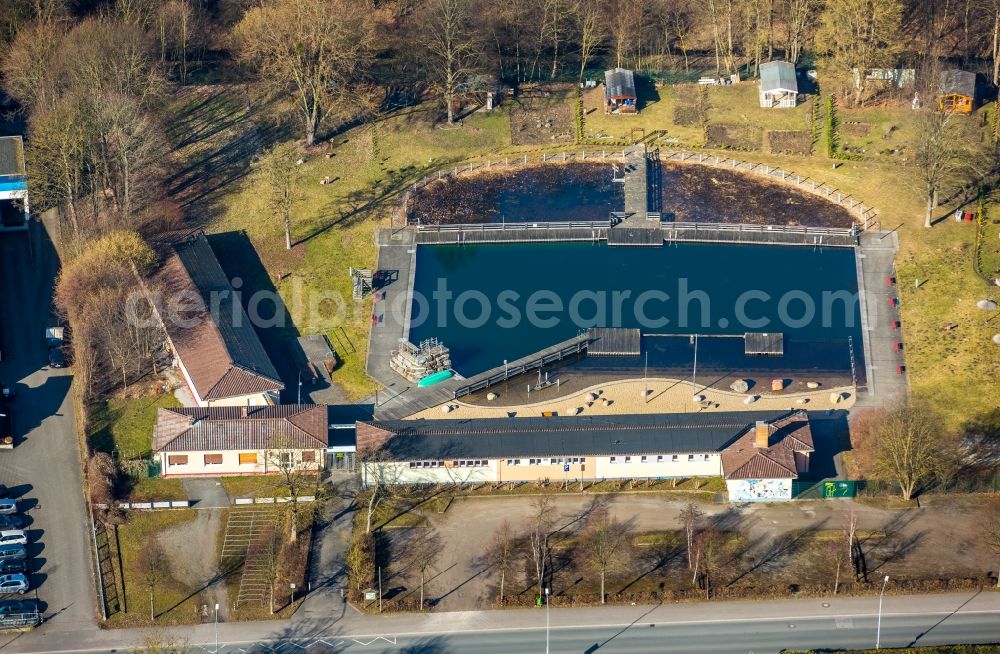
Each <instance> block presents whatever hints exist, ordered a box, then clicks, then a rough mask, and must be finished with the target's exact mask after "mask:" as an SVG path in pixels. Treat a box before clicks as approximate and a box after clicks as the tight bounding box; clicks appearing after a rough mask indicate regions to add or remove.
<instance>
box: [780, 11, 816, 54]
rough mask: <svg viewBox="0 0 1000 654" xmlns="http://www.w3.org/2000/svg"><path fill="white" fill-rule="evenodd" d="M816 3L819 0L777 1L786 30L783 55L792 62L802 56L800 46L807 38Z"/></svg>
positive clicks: (813, 18)
mask: <svg viewBox="0 0 1000 654" xmlns="http://www.w3.org/2000/svg"><path fill="white" fill-rule="evenodd" d="M818 3H819V0H780V2H779V5H778V7H779V10H778V11H779V14H780V15H781V17H782V18H783V19H784V24H785V29H786V32H787V35H786V38H785V57H786V58H787V59H788V61H790V62H792V63H793V64H794V63H798V61H799V58H800V57H801V56H802V47H803V45H805V43H806V41H807V40H808V35H809V32H810V30H811V28H812V26H813V21H814V20H815V14H816V9H817V5H818Z"/></svg>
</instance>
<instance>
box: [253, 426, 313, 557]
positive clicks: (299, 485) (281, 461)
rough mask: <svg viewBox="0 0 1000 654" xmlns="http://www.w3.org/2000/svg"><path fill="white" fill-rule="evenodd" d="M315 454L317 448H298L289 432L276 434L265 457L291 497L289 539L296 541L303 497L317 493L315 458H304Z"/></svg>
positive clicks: (268, 466) (268, 465) (269, 466)
mask: <svg viewBox="0 0 1000 654" xmlns="http://www.w3.org/2000/svg"><path fill="white" fill-rule="evenodd" d="M309 454H311V455H312V456H313V457H315V456H316V452H315V450H311V449H303V448H301V447H297V446H296V444H295V443H294V442H293V441H292V437H291V435H289V434H280V433H279V434H275V435H274V436H272V438H271V442H270V446H269V447H268V449H267V450H266V451H265V452H264V460H265V461H266V463H267V468H268V470H270V471H273V472H276V473H277V474H278V476H279V477H280V479H281V485H282V488H283V489H286V490H287V491H288V496H289V497H290V498H291V501H290V502H289V505H290V507H291V510H292V514H291V521H290V524H289V535H288V540H289V542H292V543H294V542H295V541H296V540H297V539H298V535H299V521H300V513H301V512H302V505H301V503H300V502H299V498H300V497H302V496H303V495H305V494H306V493H307V492H310V491H312V492H315V489H316V482H317V480H316V471H317V469H318V468H317V464H316V463H315V461H312V462H309V461H306V460H304V457H305V456H307V455H309Z"/></svg>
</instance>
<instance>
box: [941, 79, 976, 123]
mask: <svg viewBox="0 0 1000 654" xmlns="http://www.w3.org/2000/svg"><path fill="white" fill-rule="evenodd" d="M937 106H938V111H949V112H953V113H959V114H971V113H972V110H973V109H975V108H976V74H975V73H970V72H968V71H966V70H958V69H957V68H956V69H954V70H946V71H944V72H943V73H941V83H940V85H939V86H938V96H937Z"/></svg>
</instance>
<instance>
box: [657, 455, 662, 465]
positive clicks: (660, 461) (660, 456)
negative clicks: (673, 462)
mask: <svg viewBox="0 0 1000 654" xmlns="http://www.w3.org/2000/svg"><path fill="white" fill-rule="evenodd" d="M656 462H657V463H663V455H662V454H657V455H656Z"/></svg>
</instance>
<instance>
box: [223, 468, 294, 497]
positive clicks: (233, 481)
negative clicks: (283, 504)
mask: <svg viewBox="0 0 1000 654" xmlns="http://www.w3.org/2000/svg"><path fill="white" fill-rule="evenodd" d="M222 487H223V488H224V489H225V490H226V492H227V493H229V495H230V496H231V497H288V496H289V495H290V494H291V492H290V491H289V490H288V487H287V486H285V484H284V481H283V478H282V476H281V475H277V474H274V475H233V476H227V477H222ZM312 494H313V490H312V489H311V490H309V491H308V492H306V491H303V492H300V493H299V495H312Z"/></svg>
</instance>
